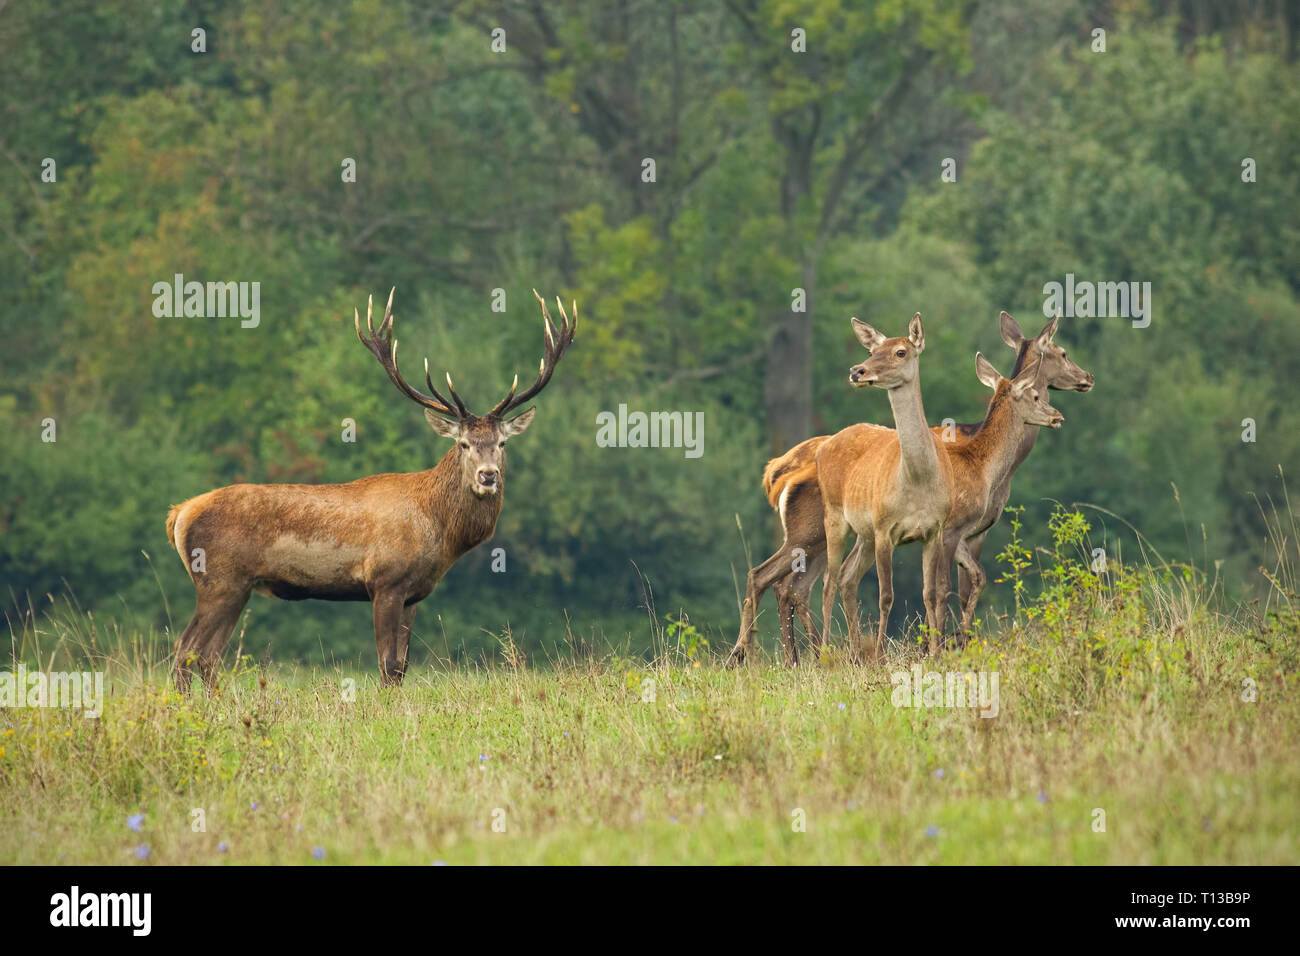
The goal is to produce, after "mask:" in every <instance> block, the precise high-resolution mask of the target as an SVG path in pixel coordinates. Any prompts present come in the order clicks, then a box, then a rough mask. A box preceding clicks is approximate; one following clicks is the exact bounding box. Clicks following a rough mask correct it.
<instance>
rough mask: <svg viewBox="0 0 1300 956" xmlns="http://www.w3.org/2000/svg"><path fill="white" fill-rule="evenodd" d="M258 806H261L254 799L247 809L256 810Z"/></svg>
mask: <svg viewBox="0 0 1300 956" xmlns="http://www.w3.org/2000/svg"><path fill="white" fill-rule="evenodd" d="M259 806H261V804H259V803H258V802H257V801H256V800H254V801H253V802H252V803H251V804H249V809H250V810H256V809H257V808H258V807H259Z"/></svg>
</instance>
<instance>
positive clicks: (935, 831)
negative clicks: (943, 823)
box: [925, 823, 939, 840]
mask: <svg viewBox="0 0 1300 956" xmlns="http://www.w3.org/2000/svg"><path fill="white" fill-rule="evenodd" d="M925 835H926V836H928V837H929V838H930V839H932V840H933V839H934V838H935V837H937V836H938V835H939V828H938V827H937V826H935V825H934V824H933V823H931V824H930V825H929V826H928V827H926V828H925Z"/></svg>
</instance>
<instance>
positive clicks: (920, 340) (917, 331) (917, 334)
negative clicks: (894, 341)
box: [907, 312, 925, 355]
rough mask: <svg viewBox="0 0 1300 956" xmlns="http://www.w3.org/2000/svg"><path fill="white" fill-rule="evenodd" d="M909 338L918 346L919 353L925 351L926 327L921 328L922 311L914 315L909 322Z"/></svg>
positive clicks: (917, 351) (917, 352)
mask: <svg viewBox="0 0 1300 956" xmlns="http://www.w3.org/2000/svg"><path fill="white" fill-rule="evenodd" d="M907 338H908V340H909V341H910V342H911V343H912V345H913V346H915V347H916V354H917V355H920V354H921V353H922V352H924V351H925V329H923V328H921V313H920V312H918V313H916V315H914V316H912V321H911V322H909V323H907Z"/></svg>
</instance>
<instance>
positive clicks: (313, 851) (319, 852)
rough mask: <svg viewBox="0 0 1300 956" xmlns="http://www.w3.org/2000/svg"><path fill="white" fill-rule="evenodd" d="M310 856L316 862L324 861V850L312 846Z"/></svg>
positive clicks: (321, 847)
mask: <svg viewBox="0 0 1300 956" xmlns="http://www.w3.org/2000/svg"><path fill="white" fill-rule="evenodd" d="M311 855H312V856H314V857H315V858H316V859H318V860H323V859H325V848H324V847H323V846H314V847H312V848H311Z"/></svg>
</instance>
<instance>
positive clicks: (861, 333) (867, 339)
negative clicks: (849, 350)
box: [849, 316, 885, 352]
mask: <svg viewBox="0 0 1300 956" xmlns="http://www.w3.org/2000/svg"><path fill="white" fill-rule="evenodd" d="M849 321H850V322H852V323H853V334H854V335H856V336H857V337H858V341H859V342H861V343H862V347H863V348H864V349H866V350H867V351H868V352H874V351H875V350H876V349H878V348H880V343H881V342H883V341H885V336H883V335H881V334H880V333H879V332H877V331H876V330H875V329H873V328H872V327H871V326H869V325H867V323H865V322H863V321H862V320H861V319H859V318H858V317H857V316H854V317H853V318H851V319H849Z"/></svg>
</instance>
